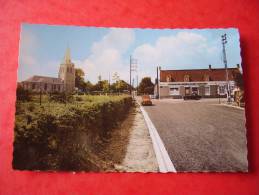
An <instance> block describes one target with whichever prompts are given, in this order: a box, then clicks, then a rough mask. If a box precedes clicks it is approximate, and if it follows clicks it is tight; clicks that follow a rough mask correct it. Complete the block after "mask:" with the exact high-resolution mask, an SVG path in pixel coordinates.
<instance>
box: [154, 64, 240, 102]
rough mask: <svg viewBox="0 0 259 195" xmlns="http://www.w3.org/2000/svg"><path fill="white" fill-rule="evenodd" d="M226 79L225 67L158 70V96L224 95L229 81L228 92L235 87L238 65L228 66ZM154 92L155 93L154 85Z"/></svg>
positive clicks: (238, 71) (231, 91)
mask: <svg viewBox="0 0 259 195" xmlns="http://www.w3.org/2000/svg"><path fill="white" fill-rule="evenodd" d="M227 72H228V81H229V82H227V81H226V69H225V68H212V67H211V65H209V67H208V69H188V70H160V81H159V93H160V97H161V98H164V97H171V98H182V97H183V96H185V95H189V94H192V93H196V94H198V95H200V96H202V97H219V96H221V97H226V96H227V85H228V83H229V88H230V93H231V95H233V91H234V89H235V88H236V86H235V81H234V77H235V74H237V73H240V66H239V64H237V67H236V68H228V69H227ZM154 94H155V95H156V94H157V86H155V89H154Z"/></svg>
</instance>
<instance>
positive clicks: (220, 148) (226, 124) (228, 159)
mask: <svg viewBox="0 0 259 195" xmlns="http://www.w3.org/2000/svg"><path fill="white" fill-rule="evenodd" d="M153 103H154V106H149V107H148V106H146V107H144V109H145V110H146V111H147V113H148V115H149V117H150V118H151V120H152V122H153V124H154V125H155V127H156V129H157V131H158V133H159V135H160V137H161V139H162V140H163V142H164V145H165V148H166V149H167V151H168V154H169V156H170V158H171V160H172V162H173V164H174V166H175V168H176V170H177V171H178V172H179V171H180V172H182V171H220V172H221V171H247V143H246V128H245V113H244V110H240V109H237V108H231V107H226V106H223V105H217V104H218V101H217V100H215V101H213V100H210V101H203V100H201V101H195V100H188V101H183V100H180V101H179V100H160V101H157V100H154V101H153Z"/></svg>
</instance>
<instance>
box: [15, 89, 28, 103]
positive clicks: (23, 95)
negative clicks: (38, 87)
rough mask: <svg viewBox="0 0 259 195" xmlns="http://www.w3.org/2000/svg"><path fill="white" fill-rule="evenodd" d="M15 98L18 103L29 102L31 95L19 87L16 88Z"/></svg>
mask: <svg viewBox="0 0 259 195" xmlns="http://www.w3.org/2000/svg"><path fill="white" fill-rule="evenodd" d="M16 98H17V100H19V101H30V100H31V94H30V92H29V91H28V90H26V89H24V88H23V87H21V86H18V87H17V89H16Z"/></svg>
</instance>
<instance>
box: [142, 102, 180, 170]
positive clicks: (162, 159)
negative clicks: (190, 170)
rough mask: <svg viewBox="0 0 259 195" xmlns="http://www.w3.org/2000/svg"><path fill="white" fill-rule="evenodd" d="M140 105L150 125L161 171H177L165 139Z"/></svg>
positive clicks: (148, 125)
mask: <svg viewBox="0 0 259 195" xmlns="http://www.w3.org/2000/svg"><path fill="white" fill-rule="evenodd" d="M139 106H140V110H141V112H142V114H143V117H144V119H145V122H146V124H147V127H148V131H149V134H150V137H151V140H152V143H153V148H154V151H155V155H156V159H157V163H158V166H159V171H160V172H162V173H167V172H174V173H176V169H175V167H174V165H173V163H172V161H171V159H170V157H169V155H168V153H167V151H166V149H165V146H164V144H163V141H162V140H161V138H160V136H159V134H158V132H157V130H156V128H155V126H154V124H153V123H152V121H151V119H150V118H149V116H148V114H147V112H146V111H145V110H144V108H143V107H142V106H141V105H139Z"/></svg>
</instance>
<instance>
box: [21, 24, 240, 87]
mask: <svg viewBox="0 0 259 195" xmlns="http://www.w3.org/2000/svg"><path fill="white" fill-rule="evenodd" d="M224 33H226V34H227V38H228V43H227V45H226V51H227V60H228V65H229V67H235V66H236V64H241V57H240V45H239V33H238V30H237V29H234V28H228V29H134V28H131V29H129V28H96V27H76V26H51V25H32V24H22V30H21V37H20V52H19V69H18V80H19V81H21V80H25V79H27V78H29V77H30V76H32V75H45V76H53V77H57V75H58V69H59V65H60V62H61V61H62V58H63V56H64V53H65V50H66V48H67V47H68V46H69V48H70V50H71V56H72V61H73V62H74V63H75V65H76V67H78V68H82V69H83V70H84V72H85V74H86V76H85V79H86V80H90V81H91V82H96V81H97V78H98V75H101V77H102V79H108V78H109V75H110V78H111V79H112V75H113V74H114V73H115V72H117V73H118V75H119V76H120V78H121V79H124V80H125V81H127V82H129V58H130V55H132V56H133V58H135V59H137V61H138V65H137V66H138V67H137V72H134V73H133V78H135V79H136V75H138V77H139V80H140V79H141V78H142V77H144V76H150V77H152V80H154V78H155V75H156V66H158V65H159V66H161V67H162V69H190V68H191V69H199V68H208V65H209V64H211V65H212V67H214V68H221V67H224V65H223V62H222V45H221V35H222V34H224Z"/></svg>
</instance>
